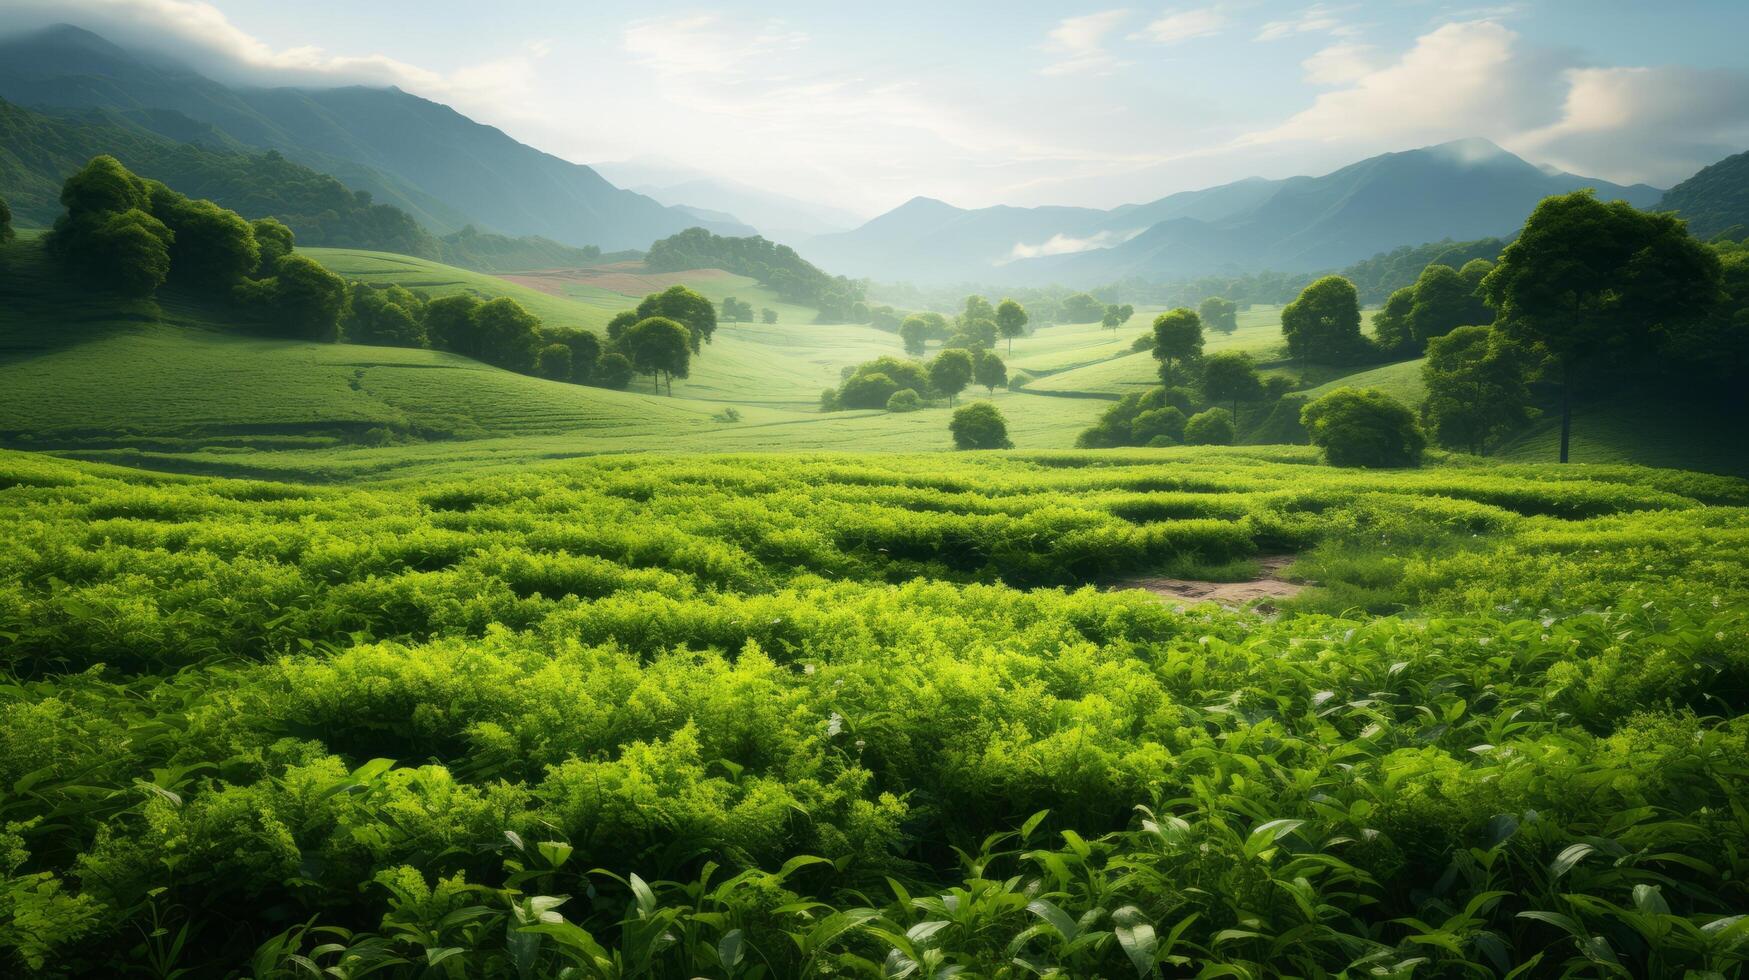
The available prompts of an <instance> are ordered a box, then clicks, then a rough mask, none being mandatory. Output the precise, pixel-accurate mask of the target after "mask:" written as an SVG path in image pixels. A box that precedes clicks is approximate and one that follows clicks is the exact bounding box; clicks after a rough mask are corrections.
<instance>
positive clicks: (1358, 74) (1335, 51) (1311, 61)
mask: <svg viewBox="0 0 1749 980" xmlns="http://www.w3.org/2000/svg"><path fill="white" fill-rule="evenodd" d="M1300 67H1301V68H1304V69H1305V70H1306V81H1308V82H1311V83H1312V84H1313V85H1346V84H1348V83H1349V82H1355V81H1359V80H1360V79H1362V78H1365V77H1366V76H1367V75H1370V74H1372V72H1373V71H1375V70H1376V69H1377V67H1378V66H1377V62H1376V60H1375V59H1374V57H1373V48H1372V45H1370V44H1355V43H1353V42H1350V41H1343V42H1341V43H1338V44H1332V45H1330V46H1329V47H1326V48H1320V49H1319V50H1318V51H1317V53H1315V54H1313V55H1312V56H1311V57H1310V58H1307V59H1306V60H1304V61H1302V62H1300Z"/></svg>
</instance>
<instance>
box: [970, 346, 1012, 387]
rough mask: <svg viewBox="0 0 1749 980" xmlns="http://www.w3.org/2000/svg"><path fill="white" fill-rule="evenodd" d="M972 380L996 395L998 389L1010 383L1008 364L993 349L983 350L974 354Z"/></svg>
mask: <svg viewBox="0 0 1749 980" xmlns="http://www.w3.org/2000/svg"><path fill="white" fill-rule="evenodd" d="M972 380H973V381H976V382H977V383H978V384H981V385H983V386H984V388H985V389H986V390H988V391H989V392H990V394H992V395H994V394H995V393H996V389H997V388H999V387H1001V386H1003V385H1005V384H1007V383H1008V365H1006V364H1003V363H1002V358H1000V357H997V356H996V352H995V351H993V350H981V351H978V352H977V353H976V354H974V355H972Z"/></svg>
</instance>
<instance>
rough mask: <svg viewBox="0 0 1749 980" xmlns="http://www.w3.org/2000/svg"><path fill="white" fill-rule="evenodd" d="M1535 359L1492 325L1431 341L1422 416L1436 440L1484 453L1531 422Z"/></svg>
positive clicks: (1423, 372) (1423, 373)
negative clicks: (1502, 437)
mask: <svg viewBox="0 0 1749 980" xmlns="http://www.w3.org/2000/svg"><path fill="white" fill-rule="evenodd" d="M1532 367H1533V365H1532V361H1531V357H1530V355H1529V354H1528V352H1526V351H1525V349H1524V348H1523V347H1522V346H1520V345H1519V344H1518V342H1517V341H1515V340H1513V339H1512V338H1510V337H1507V336H1505V335H1503V334H1501V333H1500V332H1499V331H1497V330H1495V329H1494V328H1492V327H1476V326H1470V327H1459V328H1457V329H1456V330H1453V331H1452V332H1451V333H1448V334H1446V335H1445V336H1443V337H1435V338H1433V339H1432V340H1431V341H1428V344H1427V361H1426V363H1425V364H1423V365H1422V367H1421V376H1422V378H1423V379H1425V381H1426V383H1427V402H1426V404H1425V405H1423V406H1422V409H1421V416H1422V420H1423V421H1424V422H1426V424H1427V427H1428V429H1429V431H1430V433H1431V435H1432V436H1433V439H1434V441H1435V442H1438V443H1439V444H1440V445H1442V446H1445V447H1447V448H1449V449H1460V450H1463V451H1465V452H1468V453H1472V454H1474V455H1477V456H1480V455H1481V454H1482V450H1483V449H1485V448H1487V444H1488V443H1489V442H1490V441H1492V440H1494V439H1496V438H1498V437H1499V436H1502V435H1504V434H1506V433H1508V432H1510V431H1512V430H1513V429H1516V428H1518V427H1520V426H1522V425H1524V424H1525V423H1527V422H1529V421H1530V419H1531V417H1532V416H1533V415H1535V414H1536V410H1535V409H1533V408H1531V405H1530V385H1529V380H1530V375H1531V370H1532Z"/></svg>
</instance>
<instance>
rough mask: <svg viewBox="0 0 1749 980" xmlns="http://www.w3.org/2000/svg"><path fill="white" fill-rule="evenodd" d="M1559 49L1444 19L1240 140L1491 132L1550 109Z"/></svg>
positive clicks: (1404, 139) (1496, 134)
mask: <svg viewBox="0 0 1749 980" xmlns="http://www.w3.org/2000/svg"><path fill="white" fill-rule="evenodd" d="M1567 67H1570V64H1569V63H1568V62H1566V61H1565V60H1564V59H1562V58H1559V57H1551V56H1549V55H1547V54H1546V53H1542V52H1537V51H1530V50H1526V49H1525V48H1524V47H1523V45H1521V44H1520V43H1519V37H1518V35H1517V34H1515V33H1513V32H1512V31H1510V30H1508V29H1506V28H1504V27H1501V26H1500V25H1499V24H1495V23H1492V22H1490V21H1474V22H1470V23H1462V24H1446V25H1445V26H1443V27H1440V28H1438V29H1437V30H1434V31H1432V32H1431V33H1428V34H1424V35H1422V36H1421V37H1420V38H1417V39H1416V41H1415V45H1414V47H1412V48H1410V49H1409V51H1408V52H1406V53H1405V54H1404V55H1403V56H1402V57H1401V58H1400V59H1398V60H1397V61H1396V62H1394V63H1391V64H1388V65H1385V66H1383V67H1381V68H1377V69H1375V70H1373V71H1370V72H1367V73H1364V74H1360V75H1351V80H1352V84H1350V85H1349V86H1348V87H1347V88H1342V89H1338V90H1336V91H1333V92H1326V93H1324V94H1322V95H1320V96H1318V98H1317V99H1316V100H1315V101H1313V103H1312V104H1311V106H1310V107H1308V108H1306V109H1304V110H1302V111H1300V112H1299V113H1296V114H1295V115H1294V116H1292V117H1291V118H1289V119H1288V120H1287V121H1285V122H1283V123H1281V124H1280V125H1278V126H1275V127H1273V128H1271V129H1268V130H1264V131H1262V132H1257V133H1253V134H1251V135H1249V136H1246V137H1244V138H1242V139H1241V140H1240V142H1241V143H1242V144H1243V143H1268V142H1277V141H1288V140H1304V141H1311V142H1338V141H1351V142H1354V143H1356V144H1358V145H1359V146H1362V147H1365V148H1369V149H1370V148H1375V147H1382V148H1388V149H1401V148H1403V147H1404V146H1405V145H1410V146H1412V145H1415V144H1416V143H1417V142H1426V141H1436V140H1445V139H1452V138H1456V137H1460V136H1476V135H1481V136H1489V137H1492V138H1495V139H1499V138H1500V137H1502V136H1506V135H1509V134H1513V133H1519V132H1523V131H1524V130H1526V129H1530V128H1534V127H1537V126H1542V125H1546V124H1548V123H1549V122H1551V121H1552V120H1553V119H1554V118H1556V116H1557V114H1558V110H1559V105H1560V100H1561V97H1562V95H1563V93H1564V90H1565V87H1566V86H1565V84H1564V83H1563V82H1562V80H1561V71H1562V69H1565V68H1567Z"/></svg>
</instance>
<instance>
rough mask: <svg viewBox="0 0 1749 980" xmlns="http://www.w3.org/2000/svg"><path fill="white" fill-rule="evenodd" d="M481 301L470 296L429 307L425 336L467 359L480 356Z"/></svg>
mask: <svg viewBox="0 0 1749 980" xmlns="http://www.w3.org/2000/svg"><path fill="white" fill-rule="evenodd" d="M479 308H480V301H479V300H478V299H476V298H474V297H473V296H471V295H469V294H467V293H458V294H457V295H455V296H444V297H441V298H439V299H434V300H432V301H431V302H429V303H427V304H425V333H426V336H427V337H429V338H430V340H431V346H433V347H436V348H437V349H438V350H446V351H451V352H454V353H456V354H460V355H462V356H463V357H474V358H477V357H479V356H480V344H479V336H478V335H477V334H476V333H475V331H474V313H475V312H476V311H477V310H479Z"/></svg>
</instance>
